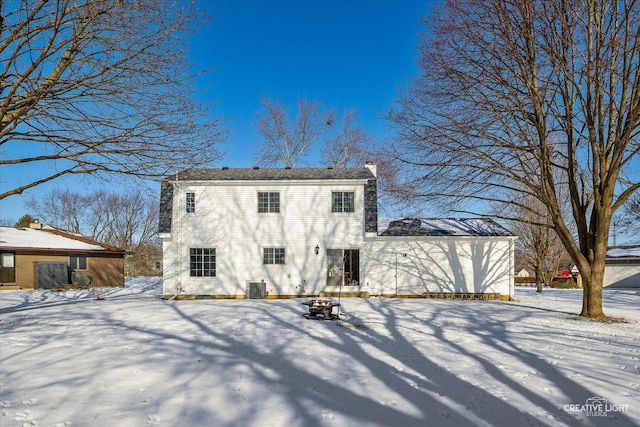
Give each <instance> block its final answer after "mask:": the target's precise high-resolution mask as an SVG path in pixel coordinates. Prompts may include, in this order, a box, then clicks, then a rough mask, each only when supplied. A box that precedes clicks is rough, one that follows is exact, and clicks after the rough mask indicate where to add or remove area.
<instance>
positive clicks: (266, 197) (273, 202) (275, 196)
mask: <svg viewBox="0 0 640 427" xmlns="http://www.w3.org/2000/svg"><path fill="white" fill-rule="evenodd" d="M267 212H274V213H278V212H280V193H278V192H276V191H271V192H265V191H261V192H259V193H258V213H267Z"/></svg>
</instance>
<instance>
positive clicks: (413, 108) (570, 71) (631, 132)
mask: <svg viewBox="0 0 640 427" xmlns="http://www.w3.org/2000/svg"><path fill="white" fill-rule="evenodd" d="M639 21H640V3H639V2H638V1H637V0H621V1H613V0H608V1H604V0H570V1H567V0H563V1H558V0H456V1H454V0H451V1H448V2H447V3H446V5H445V6H444V7H443V8H442V10H440V11H439V12H438V13H436V14H434V15H433V16H432V17H430V20H429V22H428V23H427V24H428V26H429V32H428V33H425V35H424V40H423V43H422V45H421V48H420V49H421V50H420V53H421V60H420V63H419V65H420V67H421V75H420V76H419V77H418V78H417V79H416V80H415V82H414V83H413V84H412V86H411V87H410V88H409V89H408V90H407V91H406V92H405V93H404V94H403V95H402V98H401V101H400V107H399V108H398V109H397V110H396V111H394V112H392V113H391V118H392V120H393V121H394V122H395V124H396V125H397V128H398V130H399V131H400V135H401V143H400V144H398V145H397V146H396V150H397V152H396V155H397V157H398V158H399V159H401V160H402V164H403V165H404V166H405V168H406V169H405V171H406V173H408V174H409V176H411V178H412V182H411V184H412V185H413V186H412V187H408V188H413V189H415V190H417V192H416V194H419V195H420V196H424V197H427V198H428V200H430V201H434V200H436V199H438V198H440V199H443V198H444V199H446V200H448V201H449V203H453V205H454V206H455V207H456V209H457V210H458V211H467V212H474V213H475V212H476V211H477V203H478V202H494V203H495V202H497V203H502V204H518V201H517V200H514V199H513V198H511V197H509V196H510V194H511V193H512V191H514V190H517V191H521V192H522V193H523V194H524V195H526V196H531V197H533V198H535V199H537V200H538V201H540V203H542V204H543V205H544V206H545V208H546V211H547V213H548V215H549V217H550V219H551V226H552V228H553V229H554V230H555V232H556V233H557V234H558V236H559V238H560V240H561V241H562V243H563V245H564V246H565V248H566V250H567V252H568V253H569V255H570V256H571V258H572V259H573V260H574V262H575V263H576V264H577V267H578V269H579V270H580V272H581V274H582V277H583V280H584V282H583V284H584V293H583V306H582V312H581V314H582V315H583V316H586V317H591V318H604V317H605V315H604V313H603V310H602V283H603V275H604V265H605V264H604V262H605V256H606V250H607V244H608V234H609V233H608V231H609V226H610V223H611V217H612V214H613V213H614V212H615V211H616V210H617V209H619V208H620V207H621V206H622V205H623V204H624V203H625V201H626V200H627V199H628V198H629V197H630V196H631V195H632V194H634V193H635V192H637V191H638V189H639V188H640V182H639V181H640V176H639V175H640V174H639V173H638V171H639V161H638V153H639V150H640V143H639V136H638V132H639V128H640V73H639V72H638V71H639V66H640V26H639ZM557 177H560V178H559V179H558V178H557ZM567 193H568V194H569V203H570V205H571V209H570V210H569V213H568V214H566V213H565V212H564V211H563V209H562V205H563V203H564V202H565V200H561V198H562V195H563V194H567ZM456 202H463V203H456ZM465 202H468V203H465ZM474 202H475V204H474Z"/></svg>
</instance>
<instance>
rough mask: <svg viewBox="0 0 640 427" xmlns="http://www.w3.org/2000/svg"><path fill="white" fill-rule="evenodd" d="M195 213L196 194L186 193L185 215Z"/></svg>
mask: <svg viewBox="0 0 640 427" xmlns="http://www.w3.org/2000/svg"><path fill="white" fill-rule="evenodd" d="M195 212H196V193H187V213H195Z"/></svg>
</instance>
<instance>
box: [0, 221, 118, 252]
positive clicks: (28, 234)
mask: <svg viewBox="0 0 640 427" xmlns="http://www.w3.org/2000/svg"><path fill="white" fill-rule="evenodd" d="M8 247H9V248H19V249H72V250H79V251H104V250H106V248H105V247H103V246H100V245H98V244H90V243H85V242H81V241H79V240H75V239H71V238H68V237H64V236H60V235H58V234H54V233H53V232H51V231H47V230H46V229H44V230H38V229H34V228H14V227H0V248H8Z"/></svg>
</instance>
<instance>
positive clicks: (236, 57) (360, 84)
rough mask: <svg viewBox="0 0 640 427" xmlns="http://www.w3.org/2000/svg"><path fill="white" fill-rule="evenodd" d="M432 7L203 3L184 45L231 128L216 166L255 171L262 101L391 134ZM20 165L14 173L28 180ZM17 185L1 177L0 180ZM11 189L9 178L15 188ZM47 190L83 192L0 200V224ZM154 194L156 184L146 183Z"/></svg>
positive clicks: (390, 0)
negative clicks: (325, 110) (351, 119)
mask: <svg viewBox="0 0 640 427" xmlns="http://www.w3.org/2000/svg"><path fill="white" fill-rule="evenodd" d="M437 2H438V0H422V1H419V0H202V3H201V4H202V5H204V7H205V8H206V9H207V11H208V13H209V14H210V15H212V16H213V19H212V20H211V21H210V22H209V23H208V24H207V26H206V27H204V28H202V29H201V30H200V31H199V32H198V34H197V36H196V37H195V38H194V39H193V41H192V44H191V46H190V52H191V60H192V61H193V63H194V65H195V67H196V69H198V70H200V69H208V70H210V72H208V73H207V74H205V75H204V76H203V77H201V78H199V80H198V85H199V87H200V88H201V90H202V92H201V94H202V96H203V97H204V99H205V100H206V101H208V102H212V103H216V105H217V106H216V108H215V110H214V114H216V115H218V116H220V117H222V118H223V119H224V120H225V121H226V122H227V125H228V127H229V129H230V131H231V134H230V136H229V139H228V144H227V155H226V156H225V158H224V159H223V160H222V161H221V162H220V164H219V165H218V166H229V167H250V166H253V165H254V163H255V162H254V157H253V155H254V153H255V152H256V145H255V144H256V142H257V141H258V140H259V135H258V131H257V120H258V115H259V112H260V109H261V104H260V99H261V98H263V97H269V96H270V97H272V98H275V99H278V100H281V101H282V102H284V103H285V104H286V105H288V106H290V108H291V110H292V113H293V112H295V102H296V99H297V98H298V97H299V96H304V97H306V98H307V99H309V100H314V99H317V100H319V101H322V103H323V104H324V105H325V106H327V107H333V108H335V109H336V110H337V111H338V112H342V111H344V110H346V109H352V108H355V109H357V111H358V115H359V118H360V119H359V123H358V124H359V125H360V126H361V127H362V128H363V129H364V130H365V132H367V134H369V135H370V137H371V138H372V139H373V140H374V141H376V142H381V143H383V142H384V141H386V140H388V139H389V138H390V137H391V131H390V130H389V129H388V123H387V122H386V121H385V120H384V116H385V114H386V112H387V111H388V110H389V109H390V108H391V107H392V105H393V103H394V101H395V100H396V99H397V97H398V90H399V89H401V88H404V87H406V86H407V85H408V84H409V83H410V81H411V80H412V79H413V78H414V77H415V76H416V74H417V66H416V58H417V53H418V52H417V45H418V43H419V41H420V36H419V34H420V32H421V31H422V30H423V28H424V26H423V24H422V23H421V22H420V19H421V17H425V16H427V15H428V14H429V12H430V10H431V8H432V7H433V6H434V5H435V4H437ZM29 172H30V171H29V170H27V168H26V167H25V169H24V170H23V171H21V173H20V174H19V175H21V176H22V177H27V176H28V175H29ZM15 179H20V176H18V177H7V176H2V180H3V181H9V182H8V184H9V185H11V180H15ZM14 182H15V181H14ZM55 187H71V188H72V189H74V190H76V191H80V192H82V191H87V192H89V191H91V188H90V187H89V183H84V182H83V181H81V180H79V179H78V178H77V177H75V178H74V177H71V178H66V179H60V180H56V181H53V182H51V183H48V184H46V185H42V186H40V187H37V188H35V189H33V190H30V191H28V192H25V194H23V195H21V196H11V197H9V198H7V199H4V200H2V201H0V219H11V220H13V221H15V220H17V219H18V218H20V217H21V216H22V215H24V214H25V213H29V212H28V209H27V208H26V206H24V202H25V201H26V200H27V199H28V198H30V197H31V196H35V197H36V198H37V197H39V195H41V194H44V193H46V192H48V191H50V190H51V189H52V188H55ZM151 187H152V188H155V187H156V186H155V185H152V186H151Z"/></svg>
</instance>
